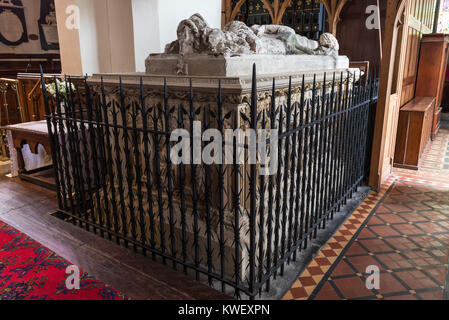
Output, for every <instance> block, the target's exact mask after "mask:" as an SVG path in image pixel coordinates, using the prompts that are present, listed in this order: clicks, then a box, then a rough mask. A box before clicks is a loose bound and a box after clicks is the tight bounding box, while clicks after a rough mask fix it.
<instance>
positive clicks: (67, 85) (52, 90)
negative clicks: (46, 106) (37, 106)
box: [45, 79, 76, 101]
mask: <svg viewBox="0 0 449 320" xmlns="http://www.w3.org/2000/svg"><path fill="white" fill-rule="evenodd" d="M45 89H46V90H47V92H48V93H49V94H50V95H52V96H53V97H54V98H56V93H58V95H59V98H60V99H62V100H63V101H67V93H69V92H70V91H71V92H75V90H76V88H75V86H74V84H73V83H71V82H68V81H61V80H59V79H56V82H52V83H48V84H46V85H45Z"/></svg>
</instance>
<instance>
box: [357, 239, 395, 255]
mask: <svg viewBox="0 0 449 320" xmlns="http://www.w3.org/2000/svg"><path fill="white" fill-rule="evenodd" d="M359 243H360V244H361V245H363V246H364V247H365V248H366V249H367V250H368V251H369V252H371V253H381V252H390V251H393V249H392V248H391V247H390V246H389V245H388V244H387V243H385V240H380V239H367V240H359Z"/></svg>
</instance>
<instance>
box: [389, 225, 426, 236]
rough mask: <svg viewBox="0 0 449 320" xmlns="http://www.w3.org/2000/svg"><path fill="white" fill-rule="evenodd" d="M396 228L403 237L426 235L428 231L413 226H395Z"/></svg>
mask: <svg viewBox="0 0 449 320" xmlns="http://www.w3.org/2000/svg"><path fill="white" fill-rule="evenodd" d="M394 228H395V229H396V230H397V231H399V232H400V234H401V235H407V236H411V235H421V234H425V233H426V231H423V230H421V229H418V228H417V227H415V226H414V225H412V224H395V225H394Z"/></svg>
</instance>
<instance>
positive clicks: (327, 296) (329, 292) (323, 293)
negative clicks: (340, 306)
mask: <svg viewBox="0 0 449 320" xmlns="http://www.w3.org/2000/svg"><path fill="white" fill-rule="evenodd" d="M340 299H341V298H340V296H339V295H338V294H337V293H336V292H335V290H334V289H333V288H332V286H331V285H330V284H329V282H326V284H325V285H324V286H323V288H321V290H320V292H319V293H318V294H317V296H316V297H315V300H340Z"/></svg>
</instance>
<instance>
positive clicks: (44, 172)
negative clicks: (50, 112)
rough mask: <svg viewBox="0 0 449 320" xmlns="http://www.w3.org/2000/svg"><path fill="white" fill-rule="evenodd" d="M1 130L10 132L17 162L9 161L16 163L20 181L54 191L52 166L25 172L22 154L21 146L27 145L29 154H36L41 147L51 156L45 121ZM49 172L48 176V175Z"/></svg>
mask: <svg viewBox="0 0 449 320" xmlns="http://www.w3.org/2000/svg"><path fill="white" fill-rule="evenodd" d="M3 129H5V130H7V131H9V132H11V137H12V142H13V146H14V149H15V150H16V152H17V160H15V159H11V161H17V165H18V169H19V177H20V179H22V180H25V181H29V182H32V183H35V184H38V185H41V186H43V187H46V188H49V189H52V190H56V184H55V180H54V177H53V170H50V169H51V168H52V166H44V167H42V168H37V169H34V170H30V171H27V170H26V168H25V160H24V157H23V153H22V148H23V146H24V145H29V147H30V150H31V152H32V153H34V154H37V153H38V146H39V145H41V146H43V147H44V149H45V151H46V152H47V154H48V155H50V154H51V145H50V139H49V135H48V127H47V121H46V120H44V121H34V122H25V123H21V124H16V125H10V126H6V127H3ZM49 172H50V174H48V173H49Z"/></svg>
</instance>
